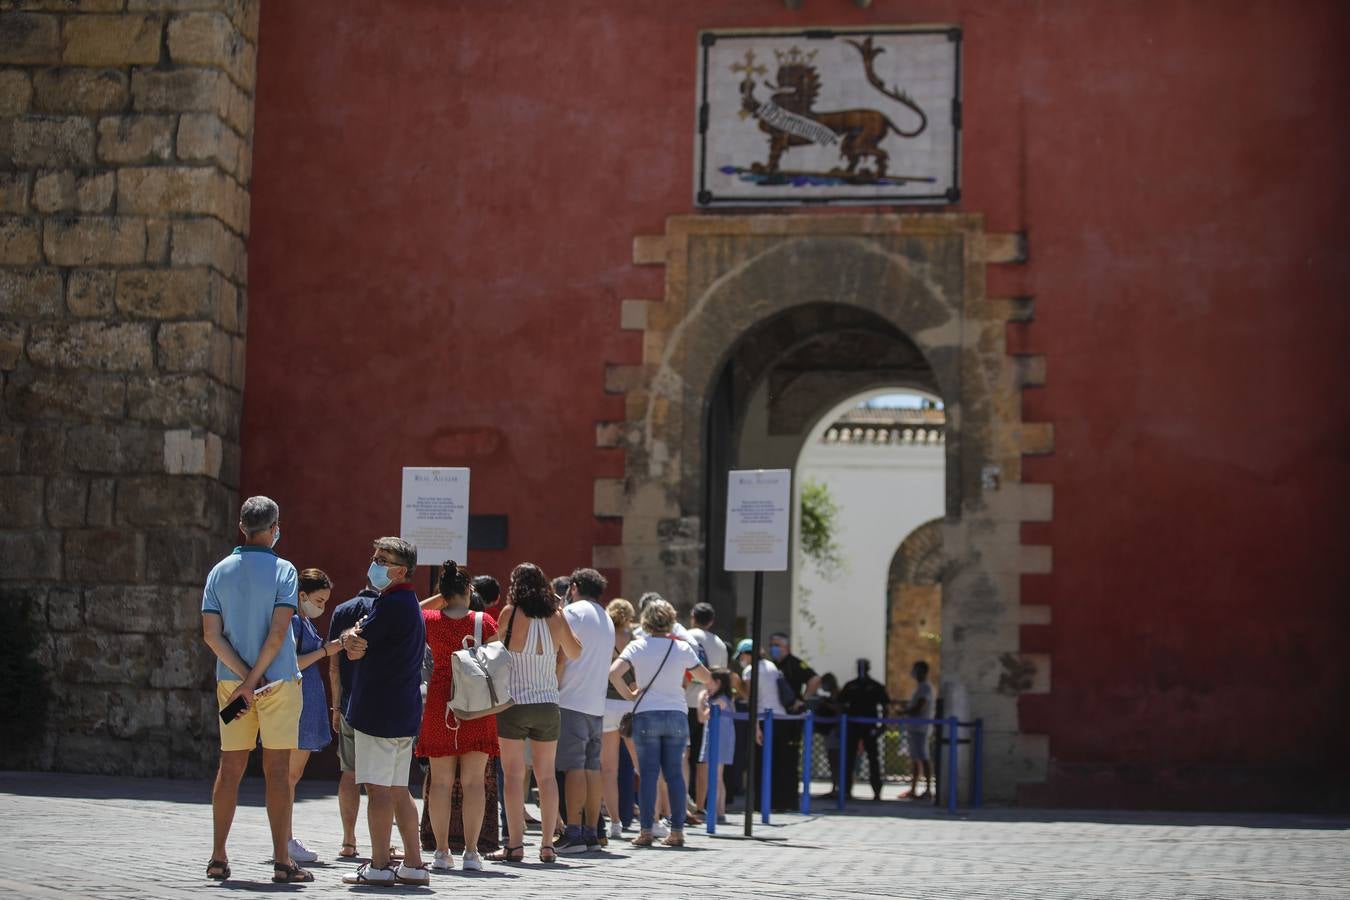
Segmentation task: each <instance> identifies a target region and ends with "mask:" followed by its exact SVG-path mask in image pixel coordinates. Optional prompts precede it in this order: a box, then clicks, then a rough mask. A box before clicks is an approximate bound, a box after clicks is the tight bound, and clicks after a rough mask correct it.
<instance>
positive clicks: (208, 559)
mask: <svg viewBox="0 0 1350 900" xmlns="http://www.w3.org/2000/svg"><path fill="white" fill-rule="evenodd" d="M214 564H215V559H214V558H213V557H212V555H211V552H210V541H209V540H208V538H207V537H206V535H204V534H201V533H198V532H195V531H192V530H189V529H184V528H175V529H172V530H166V531H151V532H148V533H147V534H146V536H145V577H146V579H147V580H149V581H151V582H154V583H155V584H160V585H164V584H181V585H194V586H195V587H193V588H192V590H193V591H194V592H195V595H196V600H197V606H198V607H200V605H201V599H202V597H201V586H202V584H203V583H204V582H205V580H206V575H207V573H208V572H210V571H211V566H213V565H214ZM195 611H197V610H196V609H194V612H195Z"/></svg>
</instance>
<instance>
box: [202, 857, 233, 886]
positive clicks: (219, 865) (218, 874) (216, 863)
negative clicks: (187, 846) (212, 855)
mask: <svg viewBox="0 0 1350 900" xmlns="http://www.w3.org/2000/svg"><path fill="white" fill-rule="evenodd" d="M212 869H217V870H219V871H214V872H213V871H212ZM206 877H207V878H212V879H215V880H216V881H224V880H225V879H227V878H229V877H230V864H229V862H228V861H227V860H223V859H213V860H211V861H210V862H209V863H207V864H206Z"/></svg>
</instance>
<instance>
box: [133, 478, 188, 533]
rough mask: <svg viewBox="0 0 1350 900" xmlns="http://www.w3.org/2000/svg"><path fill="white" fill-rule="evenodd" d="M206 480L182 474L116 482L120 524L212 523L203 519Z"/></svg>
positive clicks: (155, 525) (144, 525)
mask: <svg viewBox="0 0 1350 900" xmlns="http://www.w3.org/2000/svg"><path fill="white" fill-rule="evenodd" d="M206 484H207V482H206V481H205V479H202V478H192V477H189V476H183V475H145V476H136V477H131V478H124V479H123V480H122V481H120V482H119V483H118V485H117V514H116V518H115V521H116V522H117V523H118V524H119V525H131V526H143V527H151V528H153V527H157V526H164V525H199V526H202V527H207V526H209V525H210V524H211V523H210V522H208V521H207V518H206Z"/></svg>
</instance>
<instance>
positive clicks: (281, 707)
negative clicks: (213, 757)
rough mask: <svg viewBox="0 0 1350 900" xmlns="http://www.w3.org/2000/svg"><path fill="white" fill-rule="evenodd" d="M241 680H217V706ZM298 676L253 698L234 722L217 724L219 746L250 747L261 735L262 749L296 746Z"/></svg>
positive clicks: (299, 695) (299, 697)
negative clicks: (218, 725) (218, 728)
mask: <svg viewBox="0 0 1350 900" xmlns="http://www.w3.org/2000/svg"><path fill="white" fill-rule="evenodd" d="M241 684H243V682H242V681H219V682H216V708H217V709H223V708H224V707H225V701H226V700H228V699H229V697H230V694H233V693H234V690H235V688H237V687H239V685H241ZM303 702H304V701H303V694H302V693H301V691H300V679H298V678H297V679H296V680H294V681H283V682H282V683H281V684H279V685H277V686H276V687H275V688H273V689H272V690H271V691H269V692H268V693H266V694H264V695H263V696H261V697H258V698H257V699H255V700H254V701H253V705H252V706H250V707H249V708H248V709H246V710H244V711H243V713H241V714H240V715H239V717H238V718H236V719H235V720H234V721H233V722H231V723H230V724H228V725H226V724H224V723H221V726H220V749H221V750H252V749H253V748H254V747H256V746H257V745H258V736H259V735H261V736H262V745H263V749H265V750H295V749H296V748H298V747H299V746H300V707H301V705H302V704H303Z"/></svg>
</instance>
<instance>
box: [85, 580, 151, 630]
mask: <svg viewBox="0 0 1350 900" xmlns="http://www.w3.org/2000/svg"><path fill="white" fill-rule="evenodd" d="M169 594H170V592H169V591H165V590H164V589H163V588H161V587H159V586H158V585H148V584H147V585H135V586H124V585H116V586H113V585H108V586H100V587H92V588H90V589H89V590H88V592H87V593H86V595H85V604H84V605H85V613H84V616H85V621H86V622H87V623H88V624H89V625H90V626H91V627H93V628H96V629H98V630H99V631H106V632H108V633H110V634H159V633H162V632H164V631H166V630H167V626H168V624H169V622H170V616H171V614H172V609H171V607H170V604H169V596H168V595H169Z"/></svg>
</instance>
